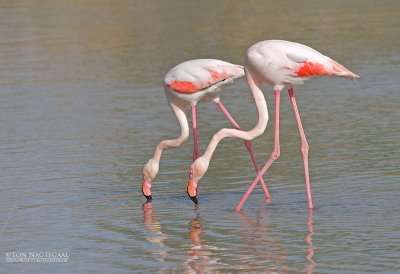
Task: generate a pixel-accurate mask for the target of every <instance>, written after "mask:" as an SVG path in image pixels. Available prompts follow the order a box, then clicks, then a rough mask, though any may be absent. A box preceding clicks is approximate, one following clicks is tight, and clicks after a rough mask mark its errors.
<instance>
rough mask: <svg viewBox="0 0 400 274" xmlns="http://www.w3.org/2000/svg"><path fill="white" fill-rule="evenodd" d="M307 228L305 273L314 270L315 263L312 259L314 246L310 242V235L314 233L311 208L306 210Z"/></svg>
mask: <svg viewBox="0 0 400 274" xmlns="http://www.w3.org/2000/svg"><path fill="white" fill-rule="evenodd" d="M307 229H308V235H307V237H306V242H307V244H308V248H307V250H306V251H307V255H306V259H307V261H308V264H307V266H306V273H310V274H311V273H314V272H315V266H316V264H315V262H314V260H313V257H314V250H315V247H314V245H313V242H312V237H313V235H314V228H313V210H312V209H309V210H308V218H307Z"/></svg>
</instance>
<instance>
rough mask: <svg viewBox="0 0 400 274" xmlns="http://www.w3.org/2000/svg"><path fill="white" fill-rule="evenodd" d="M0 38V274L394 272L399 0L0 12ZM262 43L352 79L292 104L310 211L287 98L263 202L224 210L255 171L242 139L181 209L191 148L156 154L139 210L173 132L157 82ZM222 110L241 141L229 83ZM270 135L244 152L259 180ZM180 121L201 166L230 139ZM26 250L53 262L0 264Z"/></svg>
mask: <svg viewBox="0 0 400 274" xmlns="http://www.w3.org/2000/svg"><path fill="white" fill-rule="evenodd" d="M0 37H1V39H0V155H1V156H0V272H2V273H313V272H315V273H364V272H380V273H400V260H399V258H400V202H399V195H400V170H399V167H400V107H399V106H400V91H399V87H400V81H399V71H400V1H397V0H393V1H390V0H381V1H373V0H353V1H344V0H339V1H328V0H321V1H294V0H291V1H261V0H259V1H258V0H251V1H228V0H221V1H183V0H181V1H161V0H159V1H122V0H116V1H95V0H87V1H76V0H75V1H62V0H52V1H47V0H44V1H28V0H18V1H2V2H1V3H0ZM266 39H283V40H290V41H296V42H300V43H303V44H307V45H309V46H311V47H313V48H315V49H317V50H319V51H321V52H322V53H324V54H326V55H328V56H330V57H332V58H333V59H335V60H337V61H338V62H340V63H341V64H343V65H344V66H346V67H347V68H349V69H350V70H352V71H354V72H355V73H357V74H359V75H360V76H361V78H360V79H359V80H358V81H356V82H354V81H349V80H347V79H338V78H329V77H327V78H320V79H316V80H313V81H309V82H307V84H306V85H304V86H300V87H296V88H295V90H296V95H297V97H296V98H297V104H298V106H299V110H300V114H301V116H302V121H303V125H304V128H305V132H306V135H307V138H308V143H309V144H310V174H311V188H312V192H313V200H314V206H315V208H314V209H313V210H311V211H309V210H308V209H307V198H306V194H305V185H304V177H303V162H302V158H301V154H300V146H301V142H300V138H299V136H298V132H297V127H296V123H295V119H294V117H293V113H292V110H291V105H290V101H289V97H288V96H287V93H286V92H285V93H282V98H281V157H280V158H279V159H278V161H277V162H275V163H274V164H273V165H272V167H271V169H270V170H269V171H268V173H267V174H266V175H265V176H264V179H265V182H266V184H267V185H268V187H269V190H270V193H271V196H272V198H271V200H270V201H269V202H268V203H266V201H265V199H264V195H263V192H262V189H261V187H260V185H257V187H256V188H255V190H254V192H253V193H252V194H251V195H250V197H249V199H248V200H247V202H246V203H245V205H244V207H243V209H242V211H241V212H240V213H238V212H236V211H234V208H235V206H236V204H237V203H238V202H239V201H240V199H241V197H242V195H243V194H244V192H245V191H246V190H247V188H248V186H249V185H250V183H251V182H252V180H253V179H254V177H255V172H254V170H253V167H252V164H251V161H250V158H249V156H248V154H247V151H246V149H245V147H244V145H243V141H241V140H235V139H225V140H224V141H223V142H222V143H221V144H220V146H219V147H218V149H217V151H216V153H215V155H214V158H213V160H212V162H211V164H210V168H209V171H208V173H207V174H206V175H205V177H204V178H203V180H202V181H201V184H200V185H199V201H200V204H199V207H195V206H194V205H193V203H192V202H191V201H190V200H189V198H188V197H187V196H186V180H187V176H188V168H189V166H190V164H191V160H192V151H193V140H192V139H191V138H190V139H189V141H188V142H187V143H186V144H185V145H184V146H183V147H181V148H179V149H176V150H168V151H166V152H165V153H164V155H163V158H162V161H161V164H160V173H159V175H158V176H157V178H156V179H155V180H154V182H153V188H152V191H153V197H154V199H153V202H152V203H149V204H143V203H144V202H145V198H144V197H143V196H142V194H141V191H140V186H141V172H142V168H143V166H144V164H145V163H146V162H147V161H148V160H149V159H150V158H151V156H152V154H153V152H154V149H155V146H156V145H157V143H158V142H159V141H160V140H162V139H169V138H174V137H175V136H177V135H178V134H179V126H178V123H177V121H176V119H175V116H174V115H173V113H172V112H171V110H170V108H169V106H168V104H167V102H166V99H165V96H164V92H163V89H162V80H163V77H164V75H165V73H166V72H167V71H168V70H169V69H170V68H171V67H173V66H175V65H176V64H178V63H180V62H182V61H186V60H189V59H196V58H217V59H222V60H226V61H229V62H232V63H237V64H243V58H244V53H245V52H246V50H247V48H248V47H250V46H251V45H253V44H254V43H256V42H258V41H262V40H266ZM263 89H264V93H265V96H266V99H267V103H268V104H269V111H270V117H273V90H272V88H271V87H270V86H268V85H265V86H264V87H263ZM222 102H223V103H224V104H225V106H226V107H227V108H228V109H229V110H230V112H231V113H232V115H233V116H234V117H235V119H236V120H237V122H238V124H239V125H240V126H241V127H242V128H243V129H247V130H248V129H251V128H252V127H253V126H254V125H255V123H256V121H257V114H256V109H255V106H254V102H253V99H252V97H251V95H250V92H249V90H248V86H247V83H246V82H245V80H239V81H238V82H237V83H235V84H234V85H232V86H230V87H229V88H227V89H226V90H225V92H224V93H223V95H222ZM189 114H190V111H189V110H188V115H189ZM189 116H190V115H189ZM272 120H273V119H270V122H269V124H268V127H267V130H266V132H265V133H264V134H263V135H262V136H261V137H259V138H257V139H256V140H254V142H253V146H254V148H255V152H256V156H257V159H258V162H259V165H261V166H262V165H264V163H265V162H266V160H267V159H268V157H269V155H270V153H271V151H272V149H273V121H272ZM197 123H198V128H199V139H200V152H202V151H204V149H205V148H206V146H207V144H208V142H209V141H210V139H211V137H212V135H213V134H215V133H216V132H217V131H218V130H219V129H220V128H223V127H231V126H230V124H229V122H228V121H227V120H226V118H225V117H224V115H223V114H222V113H221V112H220V111H219V109H218V108H217V107H216V106H215V104H213V103H207V102H205V103H200V104H199V105H198V121H197ZM29 252H57V253H67V254H68V260H67V262H59V263H55V262H47V263H43V262H25V263H11V262H7V259H8V258H10V257H12V258H15V257H18V256H19V257H21V256H23V255H24V254H29Z"/></svg>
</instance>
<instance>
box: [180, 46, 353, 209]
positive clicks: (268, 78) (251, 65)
mask: <svg viewBox="0 0 400 274" xmlns="http://www.w3.org/2000/svg"><path fill="white" fill-rule="evenodd" d="M244 70H245V74H246V79H247V82H248V85H249V88H250V91H251V93H252V95H253V97H254V101H255V105H256V108H257V112H258V121H257V124H256V125H255V127H254V128H253V129H251V130H249V131H241V130H237V129H227V128H223V129H221V130H219V131H218V132H217V133H216V134H215V135H214V136H213V137H212V139H211V142H210V143H209V145H208V147H207V149H206V150H205V152H204V154H203V155H202V156H200V157H199V158H197V159H196V160H195V161H194V162H193V163H192V165H191V166H190V171H189V178H188V183H187V192H188V195H189V196H191V198H192V200H196V201H197V185H198V183H199V181H200V180H201V178H202V177H203V176H204V174H205V173H206V171H207V169H208V166H209V163H210V160H211V157H212V155H213V153H214V151H215V149H216V147H217V145H218V143H219V142H220V141H221V140H222V139H224V138H226V137H236V138H241V139H244V140H246V141H250V140H253V139H254V138H256V137H258V136H260V135H261V134H263V133H264V131H265V128H266V126H267V122H268V108H267V103H266V101H265V98H264V95H263V92H262V90H261V85H262V84H263V83H267V84H270V85H272V86H273V88H274V91H275V130H274V149H273V151H272V153H271V155H270V157H269V159H268V161H267V163H266V164H265V165H264V167H263V168H262V169H261V171H260V172H259V173H258V175H257V177H256V178H255V179H254V181H253V183H252V184H251V185H250V187H249V189H248V190H247V192H246V193H245V195H244V196H243V198H242V200H241V201H240V202H239V204H238V205H237V206H236V208H235V209H236V210H237V211H240V209H241V208H242V206H243V204H244V202H245V201H246V199H247V197H248V195H249V194H250V192H251V191H252V190H253V188H254V186H255V184H256V183H257V182H258V181H259V180H260V178H262V176H263V174H264V173H265V172H266V171H267V170H268V168H269V167H270V166H271V164H272V163H273V162H274V161H275V160H276V159H277V158H278V157H279V156H280V145H279V105H280V96H281V91H282V90H283V89H284V88H285V87H287V88H288V93H289V97H290V101H291V104H292V107H293V111H294V116H295V119H296V123H297V127H298V131H299V134H300V139H301V154H302V157H303V162H304V176H305V182H306V193H307V199H308V207H309V208H310V209H312V208H313V203H312V197H311V187H310V176H309V170H308V149H309V145H308V143H307V139H306V136H305V134H304V130H303V126H302V123H301V120H300V114H299V111H298V108H297V104H296V99H295V95H294V89H293V86H294V85H298V84H303V83H304V82H305V81H306V80H308V79H310V78H314V77H317V76H326V75H329V76H339V77H345V78H349V79H355V78H358V77H359V76H358V75H356V74H354V73H353V72H351V71H350V70H348V69H346V68H345V67H344V66H342V65H340V64H339V63H338V62H336V61H334V60H332V59H331V58H329V57H327V56H325V55H323V54H321V53H319V52H318V51H316V50H314V49H312V48H310V47H308V46H306V45H302V44H299V43H295V42H289V41H283V40H266V41H262V42H258V43H256V44H254V45H253V46H251V47H250V48H249V49H248V50H247V53H246V56H245V65H244Z"/></svg>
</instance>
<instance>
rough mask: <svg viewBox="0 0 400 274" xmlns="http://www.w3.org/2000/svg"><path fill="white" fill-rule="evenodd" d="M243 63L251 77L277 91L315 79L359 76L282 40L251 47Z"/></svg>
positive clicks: (308, 49) (301, 47)
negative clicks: (320, 77)
mask: <svg viewBox="0 0 400 274" xmlns="http://www.w3.org/2000/svg"><path fill="white" fill-rule="evenodd" d="M245 62H246V66H247V67H248V69H249V70H250V72H251V73H252V74H254V75H255V76H256V77H258V78H259V79H260V80H261V81H263V82H266V83H269V84H271V85H272V86H274V87H278V89H282V88H283V87H284V86H292V85H296V84H303V83H304V81H305V80H308V79H310V78H311V77H316V76H323V75H325V76H339V77H346V78H357V77H358V75H356V74H354V73H353V72H351V71H350V70H348V69H346V68H345V67H343V66H342V65H340V64H339V63H337V62H336V61H334V60H332V59H331V58H329V57H328V56H325V55H323V54H321V53H320V52H318V51H316V50H314V49H312V48H310V47H308V46H306V45H302V44H299V43H295V42H289V41H283V40H266V41H262V42H259V43H257V44H255V45H253V46H251V47H250V48H249V49H248V51H247V54H246V61H245Z"/></svg>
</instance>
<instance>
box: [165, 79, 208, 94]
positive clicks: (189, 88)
mask: <svg viewBox="0 0 400 274" xmlns="http://www.w3.org/2000/svg"><path fill="white" fill-rule="evenodd" d="M169 86H170V88H172V89H173V90H175V91H176V92H181V93H189V94H191V93H195V92H197V91H199V90H200V89H201V87H200V88H198V87H196V85H195V84H193V83H192V82H189V81H174V82H172V83H171V84H169Z"/></svg>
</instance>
